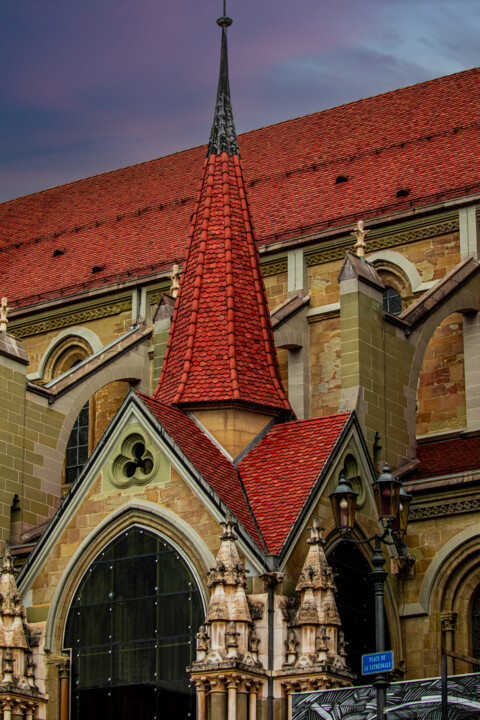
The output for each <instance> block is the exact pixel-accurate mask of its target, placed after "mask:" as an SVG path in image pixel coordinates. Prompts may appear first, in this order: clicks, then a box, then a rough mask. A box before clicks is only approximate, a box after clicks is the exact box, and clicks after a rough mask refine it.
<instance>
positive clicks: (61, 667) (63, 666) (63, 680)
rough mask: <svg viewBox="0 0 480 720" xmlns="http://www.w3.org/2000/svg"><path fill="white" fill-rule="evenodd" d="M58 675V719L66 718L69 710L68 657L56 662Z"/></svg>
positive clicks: (64, 719) (65, 719)
mask: <svg viewBox="0 0 480 720" xmlns="http://www.w3.org/2000/svg"><path fill="white" fill-rule="evenodd" d="M58 677H59V680H60V720H68V717H69V712H70V697H69V696H70V693H69V679H70V660H69V659H68V658H65V660H62V661H61V662H59V663H58Z"/></svg>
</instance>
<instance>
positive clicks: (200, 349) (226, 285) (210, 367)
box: [155, 18, 293, 416]
mask: <svg viewBox="0 0 480 720" xmlns="http://www.w3.org/2000/svg"><path fill="white" fill-rule="evenodd" d="M228 22H231V21H229V20H228V18H221V19H220V20H219V21H218V23H219V24H220V25H221V27H222V46H221V55H220V75H219V83H218V90H217V100H216V104H215V114H214V119H213V125H212V132H211V134H210V142H209V145H208V151H207V159H206V160H205V163H204V166H203V175H202V180H201V182H200V188H199V193H198V199H197V203H196V205H195V210H194V211H193V216H192V223H191V227H190V234H189V239H188V246H187V254H186V258H185V265H184V268H183V273H182V277H181V281H180V290H179V294H178V298H177V302H176V304H175V310H174V313H173V318H172V325H171V328H170V334H169V337H168V343H167V349H166V353H165V359H164V362H163V366H162V373H161V376H160V380H159V383H158V387H157V390H156V392H155V397H156V398H157V399H158V400H161V401H163V402H167V403H175V404H177V405H178V404H182V405H190V406H192V405H197V404H198V403H202V404H204V403H211V402H235V403H242V405H244V404H245V403H248V404H250V405H251V404H255V405H257V406H258V405H260V406H263V407H265V406H267V407H270V408H273V409H274V410H275V412H276V413H278V412H279V411H280V412H282V414H285V413H288V415H289V416H291V415H292V414H293V412H292V409H291V407H290V403H289V402H288V400H287V397H286V395H285V391H284V389H283V385H282V379H281V376H280V370H279V367H278V361H277V354H276V351H275V344H274V341H273V331H272V326H271V322H270V314H269V310H268V305H267V298H266V295H265V288H264V285H263V278H262V271H261V268H260V258H259V256H258V249H257V245H256V242H255V238H254V235H253V228H252V220H251V216H250V208H249V206H248V199H247V194H246V189H245V180H244V177H243V171H242V165H241V162H240V158H239V150H238V143H237V136H236V132H235V125H234V122H233V112H232V106H231V102H230V86H229V82H228V54H227V31H226V29H227V26H228Z"/></svg>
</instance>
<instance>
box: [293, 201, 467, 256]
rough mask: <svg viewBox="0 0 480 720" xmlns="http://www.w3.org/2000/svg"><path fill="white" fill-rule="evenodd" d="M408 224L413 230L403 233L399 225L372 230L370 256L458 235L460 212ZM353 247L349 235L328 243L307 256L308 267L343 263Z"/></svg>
mask: <svg viewBox="0 0 480 720" xmlns="http://www.w3.org/2000/svg"><path fill="white" fill-rule="evenodd" d="M409 225H410V227H408V228H407V229H403V230H402V229H400V228H399V227H398V225H396V226H394V227H393V228H382V229H381V230H372V231H371V232H370V233H369V236H368V254H371V253H374V252H378V251H379V250H385V249H386V248H391V247H395V246H398V245H406V244H408V243H412V242H417V241H419V240H425V239H427V238H430V237H435V236H436V235H445V234H447V233H451V232H457V231H458V227H459V223H458V213H457V212H456V211H455V212H450V213H444V214H443V215H442V216H441V217H440V218H438V217H437V218H429V219H428V221H427V220H419V221H416V222H415V223H409ZM354 244H355V243H354V242H353V241H352V239H351V237H350V236H349V235H346V236H344V237H341V238H338V239H337V240H334V241H331V242H328V241H327V242H325V243H324V244H323V245H322V247H321V248H318V249H315V250H312V251H310V252H308V253H306V255H305V261H306V264H307V265H308V266H309V267H311V266H312V265H321V264H323V263H327V262H333V261H335V260H343V259H344V257H345V251H346V250H347V249H353V246H354ZM367 259H368V257H367Z"/></svg>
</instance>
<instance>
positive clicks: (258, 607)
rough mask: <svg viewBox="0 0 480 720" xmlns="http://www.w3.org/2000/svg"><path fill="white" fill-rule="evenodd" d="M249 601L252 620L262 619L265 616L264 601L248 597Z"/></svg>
mask: <svg viewBox="0 0 480 720" xmlns="http://www.w3.org/2000/svg"><path fill="white" fill-rule="evenodd" d="M247 602H248V607H249V608H250V616H251V618H252V620H261V619H262V618H263V611H264V610H265V605H264V604H263V603H262V602H259V601H254V600H250V598H249V597H247Z"/></svg>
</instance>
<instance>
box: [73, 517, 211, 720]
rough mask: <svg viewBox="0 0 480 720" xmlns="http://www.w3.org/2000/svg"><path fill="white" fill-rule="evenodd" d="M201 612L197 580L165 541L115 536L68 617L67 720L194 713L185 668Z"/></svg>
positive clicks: (143, 533)
mask: <svg viewBox="0 0 480 720" xmlns="http://www.w3.org/2000/svg"><path fill="white" fill-rule="evenodd" d="M203 615H204V612H203V606H202V601H201V596H200V592H199V589H198V587H197V585H196V582H195V579H194V577H193V575H192V573H191V571H190V569H189V568H188V566H187V564H186V562H185V561H184V560H183V558H182V557H181V556H180V555H179V553H178V552H177V551H176V550H175V548H174V547H172V546H171V545H170V544H169V543H168V542H167V541H166V540H164V539H163V538H160V537H158V536H157V535H155V534H153V533H152V532H149V531H147V530H143V529H142V528H138V527H134V528H130V529H129V530H128V531H126V532H125V533H123V534H122V535H121V536H119V537H118V538H117V539H116V540H114V541H113V542H112V543H111V544H110V545H109V546H108V547H107V548H106V549H105V550H104V551H103V552H102V553H101V555H100V556H99V557H97V558H96V560H95V561H94V562H93V563H92V565H91V566H90V568H89V570H88V571H87V573H86V575H85V576H84V578H83V580H82V582H81V583H80V585H79V587H78V589H77V591H76V593H75V596H74V600H73V603H72V606H71V608H70V612H69V615H68V620H67V627H66V630H65V647H67V648H71V650H72V720H97V718H98V720H110V719H111V720H113V719H114V718H115V720H127V719H128V720H130V718H132V717H142V718H148V719H149V720H160V718H166V717H176V718H179V720H183V718H185V719H187V718H194V717H195V694H194V688H193V687H192V686H191V685H190V682H189V678H188V676H187V673H186V668H187V666H188V665H190V664H191V663H192V662H193V660H194V652H195V635H196V633H197V631H198V628H199V626H200V625H201V623H202V622H203Z"/></svg>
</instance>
